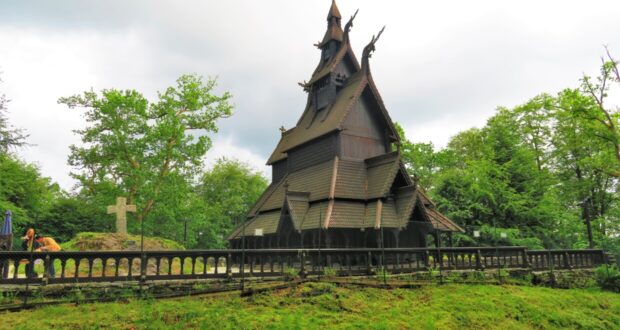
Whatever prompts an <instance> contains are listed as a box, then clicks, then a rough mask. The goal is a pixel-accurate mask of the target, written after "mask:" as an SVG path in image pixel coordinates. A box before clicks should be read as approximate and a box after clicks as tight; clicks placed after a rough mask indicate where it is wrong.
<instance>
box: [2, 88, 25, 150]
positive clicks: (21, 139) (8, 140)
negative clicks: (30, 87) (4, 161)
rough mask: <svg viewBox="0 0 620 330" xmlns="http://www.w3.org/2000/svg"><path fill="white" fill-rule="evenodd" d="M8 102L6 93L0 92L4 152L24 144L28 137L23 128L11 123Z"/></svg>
mask: <svg viewBox="0 0 620 330" xmlns="http://www.w3.org/2000/svg"><path fill="white" fill-rule="evenodd" d="M0 82H2V80H0ZM8 103H9V100H8V99H7V98H6V95H4V94H3V93H2V94H0V153H4V154H6V153H8V152H9V150H11V149H13V148H17V147H21V146H24V145H25V144H26V137H27V136H26V135H25V134H24V131H23V130H22V129H18V128H14V127H13V126H11V125H10V124H9V121H8V118H7V115H6V113H7V111H8V109H7V104H8Z"/></svg>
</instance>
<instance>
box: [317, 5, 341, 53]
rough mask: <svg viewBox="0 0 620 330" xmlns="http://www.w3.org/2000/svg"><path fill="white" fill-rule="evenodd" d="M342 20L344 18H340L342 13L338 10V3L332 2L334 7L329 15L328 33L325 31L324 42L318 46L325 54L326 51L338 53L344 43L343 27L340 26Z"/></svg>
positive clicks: (330, 9)
mask: <svg viewBox="0 0 620 330" xmlns="http://www.w3.org/2000/svg"><path fill="white" fill-rule="evenodd" d="M341 19H342V17H341V16H340V11H339V10H338V6H337V5H336V1H335V0H332V5H331V7H330V8H329V12H328V13H327V31H325V36H323V40H322V41H321V42H320V43H319V44H318V45H317V46H318V47H319V48H321V49H322V50H323V52H325V50H326V49H331V50H334V51H336V50H337V49H338V46H339V45H340V43H341V42H342V34H343V32H342V26H341V25H340V24H341V23H340V20H341Z"/></svg>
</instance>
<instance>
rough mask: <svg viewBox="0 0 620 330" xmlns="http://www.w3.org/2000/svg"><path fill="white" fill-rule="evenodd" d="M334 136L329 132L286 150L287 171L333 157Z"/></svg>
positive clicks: (334, 147)
mask: <svg viewBox="0 0 620 330" xmlns="http://www.w3.org/2000/svg"><path fill="white" fill-rule="evenodd" d="M336 149H337V146H336V137H335V135H334V134H329V135H327V136H325V137H323V138H320V139H316V140H314V141H311V142H309V143H307V144H304V145H302V146H300V147H297V148H295V149H292V150H289V151H288V171H289V172H295V171H298V170H301V169H304V168H306V167H309V166H312V165H316V164H320V163H322V162H326V161H328V160H330V159H333V158H334V156H335V155H336Z"/></svg>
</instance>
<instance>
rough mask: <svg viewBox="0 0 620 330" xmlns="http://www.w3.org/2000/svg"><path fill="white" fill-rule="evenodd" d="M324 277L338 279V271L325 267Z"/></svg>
mask: <svg viewBox="0 0 620 330" xmlns="http://www.w3.org/2000/svg"><path fill="white" fill-rule="evenodd" d="M323 275H325V277H336V276H337V275H338V271H337V270H336V268H332V267H325V268H323Z"/></svg>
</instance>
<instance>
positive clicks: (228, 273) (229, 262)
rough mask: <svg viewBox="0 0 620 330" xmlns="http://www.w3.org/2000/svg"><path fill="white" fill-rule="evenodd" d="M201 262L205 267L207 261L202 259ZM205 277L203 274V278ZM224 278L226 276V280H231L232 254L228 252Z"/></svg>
mask: <svg viewBox="0 0 620 330" xmlns="http://www.w3.org/2000/svg"><path fill="white" fill-rule="evenodd" d="M203 261H204V263H205V265H206V264H207V260H206V259H205V258H203ZM206 275H207V274H205V277H207V276H206ZM226 276H228V278H232V254H231V253H230V252H228V255H227V256H226Z"/></svg>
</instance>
